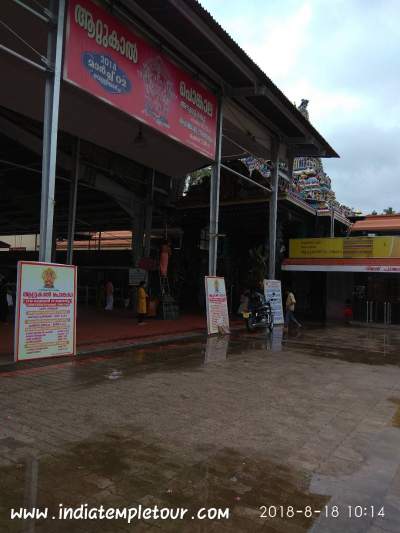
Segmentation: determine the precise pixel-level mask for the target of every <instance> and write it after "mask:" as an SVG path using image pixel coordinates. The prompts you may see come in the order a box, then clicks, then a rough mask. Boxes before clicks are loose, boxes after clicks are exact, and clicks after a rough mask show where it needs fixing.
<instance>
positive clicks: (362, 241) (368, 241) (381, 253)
mask: <svg viewBox="0 0 400 533" xmlns="http://www.w3.org/2000/svg"><path fill="white" fill-rule="evenodd" d="M289 257H290V259H306V258H315V259H323V258H326V259H330V258H336V259H345V258H348V259H356V258H362V259H367V258H384V257H398V258H400V237H331V238H322V239H290V242H289Z"/></svg>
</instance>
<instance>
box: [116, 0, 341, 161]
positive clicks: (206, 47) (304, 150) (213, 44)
mask: <svg viewBox="0 0 400 533" xmlns="http://www.w3.org/2000/svg"><path fill="white" fill-rule="evenodd" d="M123 6H124V7H125V8H126V10H127V12H128V13H130V14H131V16H132V17H134V18H136V19H141V21H142V23H144V24H145V25H146V26H147V28H148V30H149V32H150V33H153V34H154V33H158V36H157V37H158V40H159V44H160V45H162V46H163V45H164V44H167V48H168V49H171V48H172V51H173V52H175V53H176V55H177V56H179V57H182V58H183V57H185V56H186V57H185V62H186V64H187V65H190V66H191V67H192V69H193V71H194V72H196V73H201V74H202V76H205V77H206V78H207V79H209V80H210V81H212V83H213V84H214V85H215V86H218V87H220V85H221V81H222V83H223V84H224V86H225V88H226V87H229V88H230V89H232V91H233V92H232V94H231V95H230V94H229V91H228V93H227V95H228V96H231V97H232V98H237V99H240V98H241V99H242V100H241V102H242V104H247V105H250V106H251V109H253V110H255V111H256V112H257V114H258V116H262V117H264V120H268V121H269V123H270V124H274V125H276V126H277V127H278V128H279V130H280V131H281V132H282V133H283V134H284V135H285V136H287V137H288V138H292V139H299V144H296V143H295V142H293V144H292V146H293V148H294V151H295V152H296V154H295V155H300V156H301V155H309V156H316V157H321V156H322V157H339V156H338V154H337V153H336V152H335V150H334V149H333V148H332V147H331V146H330V145H329V143H328V142H327V141H326V140H325V139H324V138H323V137H322V135H321V134H320V133H319V132H318V131H317V130H316V129H315V128H314V127H313V126H312V124H311V123H310V122H309V121H308V120H307V119H306V118H305V117H304V116H303V115H302V114H301V113H300V111H299V110H298V109H297V108H296V106H295V105H293V103H292V102H291V101H290V100H289V99H288V98H287V97H286V96H285V95H284V94H283V93H282V91H281V90H280V89H278V87H277V86H276V85H275V84H274V83H273V82H272V81H271V80H270V78H269V77H268V76H267V75H266V74H265V72H263V71H262V69H261V68H260V67H259V66H258V65H257V64H256V63H255V62H254V61H253V60H252V59H251V58H250V57H249V56H248V55H247V53H246V52H245V51H244V50H243V49H242V48H241V47H240V46H239V45H238V44H237V43H236V42H235V41H234V39H232V37H231V36H230V35H229V34H228V33H227V32H226V31H225V30H224V28H223V27H222V26H221V25H220V24H219V23H218V22H217V21H216V20H215V19H214V18H213V17H212V15H211V14H210V13H209V12H208V11H207V10H206V9H205V8H204V7H203V6H202V5H201V3H200V2H199V1H198V0H184V1H182V0H148V1H146V2H139V1H138V0H121V7H123ZM271 53H279V51H278V49H276V50H273V51H271ZM252 88H253V89H255V90H253V92H251V89H252ZM247 90H248V91H249V92H246V91H247ZM235 91H236V92H235ZM240 91H244V92H242V93H240ZM239 93H240V94H241V96H239ZM301 96H302V95H301ZM249 111H250V109H249ZM250 112H251V111H250Z"/></svg>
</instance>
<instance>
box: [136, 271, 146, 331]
mask: <svg viewBox="0 0 400 533" xmlns="http://www.w3.org/2000/svg"><path fill="white" fill-rule="evenodd" d="M146 314H147V292H146V289H145V282H144V281H141V282H140V284H139V288H138V294H137V316H138V324H139V326H144V325H145V322H143V320H144V317H145V316H146Z"/></svg>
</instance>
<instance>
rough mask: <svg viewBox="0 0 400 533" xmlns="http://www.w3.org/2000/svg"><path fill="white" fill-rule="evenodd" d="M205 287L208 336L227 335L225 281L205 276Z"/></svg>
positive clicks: (227, 319)
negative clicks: (215, 334)
mask: <svg viewBox="0 0 400 533" xmlns="http://www.w3.org/2000/svg"><path fill="white" fill-rule="evenodd" d="M205 285H206V306H207V330H208V334H209V335H213V334H214V333H229V313H228V302H227V298H226V289H225V280H224V278H219V277H216V276H206V277H205Z"/></svg>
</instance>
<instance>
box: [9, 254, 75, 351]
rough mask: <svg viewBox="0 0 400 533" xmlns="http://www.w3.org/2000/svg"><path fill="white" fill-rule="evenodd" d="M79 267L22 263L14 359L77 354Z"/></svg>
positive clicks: (18, 286) (19, 264)
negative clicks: (77, 276)
mask: <svg viewBox="0 0 400 533" xmlns="http://www.w3.org/2000/svg"><path fill="white" fill-rule="evenodd" d="M76 273H77V268H76V266H72V265H58V264H54V263H37V262H33V261H32V262H31V261H19V262H18V284H17V306H16V323H15V343H14V358H15V360H16V361H21V360H25V361H26V360H29V359H40V358H43V357H55V356H61V355H75V353H76Z"/></svg>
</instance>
